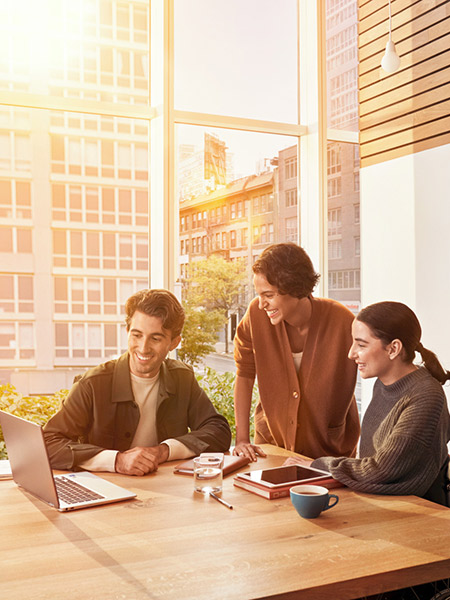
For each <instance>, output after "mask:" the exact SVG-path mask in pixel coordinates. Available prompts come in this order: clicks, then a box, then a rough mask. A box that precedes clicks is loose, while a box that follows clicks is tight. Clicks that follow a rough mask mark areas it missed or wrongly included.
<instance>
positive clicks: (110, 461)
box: [78, 450, 118, 473]
mask: <svg viewBox="0 0 450 600" xmlns="http://www.w3.org/2000/svg"><path fill="white" fill-rule="evenodd" d="M117 454H118V451H117V450H102V451H101V452H99V453H98V454H96V455H95V456H93V457H92V458H89V459H88V460H85V461H83V462H82V463H80V464H79V465H78V466H79V467H81V468H83V469H86V471H108V472H110V473H115V471H116V469H115V464H116V456H117Z"/></svg>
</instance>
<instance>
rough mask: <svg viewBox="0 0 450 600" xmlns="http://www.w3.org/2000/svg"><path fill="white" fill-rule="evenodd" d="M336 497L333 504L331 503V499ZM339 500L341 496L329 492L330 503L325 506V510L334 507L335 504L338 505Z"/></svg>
mask: <svg viewBox="0 0 450 600" xmlns="http://www.w3.org/2000/svg"><path fill="white" fill-rule="evenodd" d="M332 498H334V502H333V504H330V500H331V499H332ZM338 502H339V496H336V494H328V504H327V505H326V506H325V508H324V509H323V510H328V509H329V508H333V506H336V504H337V503H338Z"/></svg>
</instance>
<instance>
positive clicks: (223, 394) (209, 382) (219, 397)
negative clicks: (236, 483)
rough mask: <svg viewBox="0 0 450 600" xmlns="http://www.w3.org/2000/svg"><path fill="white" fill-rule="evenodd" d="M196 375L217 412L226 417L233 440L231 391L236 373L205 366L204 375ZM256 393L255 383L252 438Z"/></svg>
mask: <svg viewBox="0 0 450 600" xmlns="http://www.w3.org/2000/svg"><path fill="white" fill-rule="evenodd" d="M196 377H197V381H198V382H199V384H200V386H201V387H202V388H203V389H204V390H205V392H206V393H207V394H208V396H209V398H210V400H211V402H212V403H213V404H214V406H215V407H216V409H217V410H218V412H219V413H220V414H221V415H223V416H224V417H225V418H226V419H227V421H228V423H229V424H230V427H231V433H232V434H233V440H235V439H236V421H235V418H234V401H233V392H234V382H235V380H236V375H235V374H234V373H230V372H227V373H217V371H215V370H214V369H210V368H209V367H207V368H206V371H205V374H204V375H201V374H197V375H196ZM258 395H259V392H258V387H257V385H256V384H255V385H254V387H253V396H252V408H251V412H250V439H253V435H254V423H253V413H254V411H255V406H256V402H257V400H258ZM233 443H234V442H233Z"/></svg>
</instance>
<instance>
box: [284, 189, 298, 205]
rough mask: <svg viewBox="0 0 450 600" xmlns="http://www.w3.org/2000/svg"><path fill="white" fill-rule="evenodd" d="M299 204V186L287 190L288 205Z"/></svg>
mask: <svg viewBox="0 0 450 600" xmlns="http://www.w3.org/2000/svg"><path fill="white" fill-rule="evenodd" d="M289 206H297V188H294V189H293V190H287V191H286V207H289Z"/></svg>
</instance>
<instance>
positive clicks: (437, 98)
mask: <svg viewBox="0 0 450 600" xmlns="http://www.w3.org/2000/svg"><path fill="white" fill-rule="evenodd" d="M447 81H449V83H447V84H446V85H443V86H441V87H438V88H434V89H431V90H428V91H427V92H425V93H423V94H415V95H414V96H410V97H408V98H405V99H404V100H400V101H399V102H396V103H394V104H391V105H389V106H385V107H380V108H379V109H378V110H375V111H373V112H371V113H369V114H368V115H363V116H360V121H359V129H360V131H361V133H362V132H364V131H366V130H367V129H371V128H376V127H379V126H380V125H381V124H382V123H387V122H388V121H395V120H396V119H398V118H400V117H402V116H403V115H409V114H411V113H414V111H419V110H424V109H425V108H428V107H432V106H436V105H439V104H443V105H445V104H446V110H447V114H449V113H450V110H449V108H450V107H449V106H448V104H447V103H446V101H447V99H448V98H450V80H449V79H447ZM437 110H439V109H437ZM442 110H444V109H442Z"/></svg>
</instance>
